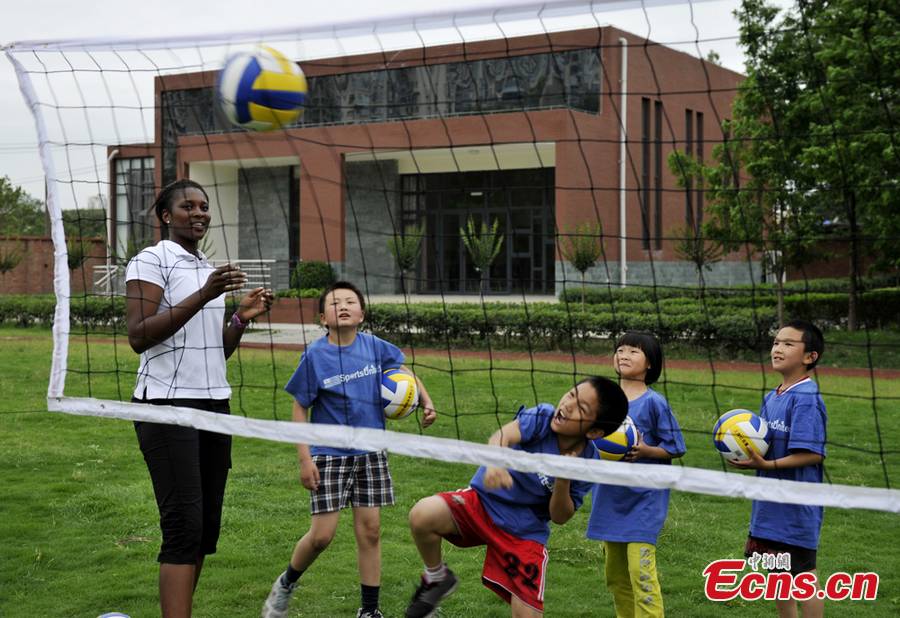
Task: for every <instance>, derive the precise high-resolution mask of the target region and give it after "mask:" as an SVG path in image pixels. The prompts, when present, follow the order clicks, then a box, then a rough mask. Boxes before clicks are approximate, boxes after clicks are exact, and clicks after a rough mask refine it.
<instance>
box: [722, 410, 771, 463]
mask: <svg viewBox="0 0 900 618" xmlns="http://www.w3.org/2000/svg"><path fill="white" fill-rule="evenodd" d="M771 439H772V434H771V430H770V429H769V424H768V423H766V421H765V420H763V419H762V418H760V417H759V416H758V415H756V414H754V413H753V412H751V411H750V410H731V411H730V412H726V413H725V414H723V415H722V416H720V417H719V420H718V421H716V425H715V427H713V445H714V446H715V447H716V450H717V451H719V454H720V455H721V456H722V457H724V458H725V459H728V460H731V461H741V460H744V459H750V453H751V452H752V451H756V452H757V453H759V454H760V456H762V457H764V456H765V454H766V452H767V451H768V450H769V443H770V442H771Z"/></svg>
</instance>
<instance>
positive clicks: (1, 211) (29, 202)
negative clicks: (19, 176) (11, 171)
mask: <svg viewBox="0 0 900 618" xmlns="http://www.w3.org/2000/svg"><path fill="white" fill-rule="evenodd" d="M45 224H46V222H45V217H44V205H43V203H42V202H41V201H40V200H38V199H37V198H34V197H32V196H31V195H29V194H28V193H27V192H26V191H25V190H24V189H22V188H21V187H17V186H15V185H13V183H12V182H11V181H10V179H9V177H7V176H3V177H2V178H0V236H40V235H43V234H44V233H45Z"/></svg>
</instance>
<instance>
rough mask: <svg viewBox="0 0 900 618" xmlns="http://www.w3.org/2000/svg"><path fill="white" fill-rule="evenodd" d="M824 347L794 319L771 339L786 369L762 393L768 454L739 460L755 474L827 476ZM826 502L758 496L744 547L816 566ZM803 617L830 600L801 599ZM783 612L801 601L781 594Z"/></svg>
mask: <svg viewBox="0 0 900 618" xmlns="http://www.w3.org/2000/svg"><path fill="white" fill-rule="evenodd" d="M824 351H825V339H824V337H823V336H822V331H821V330H819V328H818V327H817V326H815V325H814V324H811V323H810V322H806V321H804V320H794V321H792V322H789V323H788V324H787V326H785V327H784V328H782V329H781V330H779V331H778V334H777V335H775V341H774V342H773V343H772V353H771V357H772V368H773V369H774V370H775V371H777V372H778V373H780V374H781V385H780V386H779V387H778V388H776V389H775V390H773V391H771V392H770V393H768V394H766V396H765V397H764V398H763V403H762V408H761V409H760V412H759V414H760V416H761V417H762V418H763V419H765V421H766V422H767V423H768V424H769V429H770V430H771V431H772V442H771V444H770V446H769V450H768V451H767V452H766V456H765V457H761V456H760V455H759V453H757V452H755V451H754V452H753V453H752V454H751V458H750V459H746V460H743V461H738V462H734V463H733V465H735V466H737V467H739V468H753V469H756V470H757V473H756V475H757V476H762V477H767V478H776V479H785V480H790V481H804V482H807V483H821V482H822V462H823V461H824V460H825V427H826V424H827V422H828V417H827V414H826V412H825V402H824V401H822V396H821V395H820V394H819V387H818V385H817V384H816V383H815V382H813V381H812V379H811V378H810V377H809V373H810V371H812V369H813V368H814V367H815V366H816V363H818V362H819V359H820V358H821V357H822V353H823V352H824ZM823 514H824V508H823V507H821V506H807V505H801V504H781V503H777V502H766V501H762V500H754V501H753V508H752V510H751V513H750V535H749V537H748V539H747V545H746V548H745V553H746V555H747V557H751V556H753V554H758V555H763V554H771V555H775V556H777V555H778V554H788V555H789V556H790V572H791V573H793V574H794V575H796V574H798V573H804V572H811V573H815V572H816V550H817V549H818V547H819V531H820V530H821V528H822V516H823ZM800 605H801V606H802V608H803V616H804V618H809V617H810V616H821V615H822V614H823V613H824V610H825V602H824V600H822V599H818V598H816V595H813V596H812V598H811V599H809V600H808V601H802V602H801V603H800ZM775 606H776V608H777V610H778V615H779V616H796V615H797V602H796V601H794V600H793V599H778V600H776V601H775Z"/></svg>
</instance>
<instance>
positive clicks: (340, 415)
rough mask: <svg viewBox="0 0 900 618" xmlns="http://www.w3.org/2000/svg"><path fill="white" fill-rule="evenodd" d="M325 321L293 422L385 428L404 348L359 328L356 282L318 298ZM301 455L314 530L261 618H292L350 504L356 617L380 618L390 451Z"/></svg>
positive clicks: (294, 383) (304, 372)
mask: <svg viewBox="0 0 900 618" xmlns="http://www.w3.org/2000/svg"><path fill="white" fill-rule="evenodd" d="M319 318H320V320H321V321H322V324H323V325H324V326H325V327H326V328H327V329H328V336H327V337H323V338H322V339H319V340H318V341H316V342H314V343H312V344H310V345H309V346H308V347H307V349H306V351H305V352H304V353H303V356H302V357H301V359H300V365H299V366H298V367H297V370H296V371H295V372H294V375H293V376H292V377H291V379H290V381H289V382H288V383H287V386H285V390H286V391H287V392H289V393H290V394H291V395H293V397H294V410H293V418H294V421H296V422H301V423H302V422H307V421H309V422H313V423H326V424H331V425H351V426H354V427H372V428H377V429H384V410H383V409H382V406H381V375H382V371H384V370H386V369H391V368H395V367H402V366H403V361H404V358H403V353H402V352H401V351H400V349H399V348H397V347H396V346H395V345H393V344H390V343H388V342H387V341H383V340H381V339H379V338H378V337H375V336H373V335H369V334H366V333H360V332H359V331H358V329H359V326H360V324H361V323H362V321H363V319H364V318H365V300H364V299H363V295H362V293H361V292H360V291H359V290H358V289H357V288H356V287H355V286H354V285H353V284H351V283H348V282H346V281H339V282H337V283H334V284H332V285H331V286H330V287H329V288H328V289H326V290H325V292H324V293H323V294H322V296H321V297H320V298H319ZM404 369H405V368H404ZM416 382H417V383H418V387H419V404H420V405H421V406H422V408H423V409H424V414H423V417H422V426H423V427H427V426H429V425H431V424H432V423H433V422H434V419H435V416H436V414H435V411H434V406H433V404H432V402H431V398H430V397H429V396H428V391H426V390H425V385H424V384H422V382H421V381H420V380H419V379H418V378H416ZM297 454H298V456H299V459H300V482H301V483H302V484H303V486H304V487H305V488H307V489H309V490H310V513H311V518H310V519H311V523H310V528H309V531H308V532H307V533H306V534H305V535H303V537H302V538H301V539H300V540H299V541H298V542H297V545H296V547H295V548H294V552H293V554H292V556H291V560H290V562H289V563H288V567H287V570H285V572H284V573H282V574H281V575H279V576H278V578H277V579H276V580H275V583H274V584H272V590H271V592H270V593H269V596H268V598H267V599H266V603H265V605H264V606H263V611H262V616H263V618H280V617H282V616H285V615H287V609H288V604H289V602H290V599H291V595H292V594H293V592H294V589H295V588H296V587H297V582H298V579H299V578H300V575H301V574H302V573H303V572H304V571H305V570H306V569H308V568H309V567H310V565H312V563H313V562H314V561H315V560H316V558H318V556H319V554H321V553H322V552H323V551H324V550H325V548H327V547H328V545H329V543H331V540H332V539H333V538H334V533H335V530H336V529H337V525H338V518H339V516H340V511H341V509H343V508H345V507H347V506H351V507H352V508H353V527H354V532H355V533H356V545H357V559H358V563H359V575H360V582H361V597H362V607H361V608H360V609H359V611H358V612H357V617H358V618H360V617H361V618H377V617H381V616H382V614H381V612H380V611H379V609H378V597H379V590H380V585H381V507H382V506H387V505H391V504H393V503H394V490H393V484H392V482H391V476H390V472H389V470H388V466H387V455H386V453H385V452H384V451H379V452H366V451H363V450H355V449H339V448H331V447H323V446H312V447H310V446H308V445H306V444H298V445H297Z"/></svg>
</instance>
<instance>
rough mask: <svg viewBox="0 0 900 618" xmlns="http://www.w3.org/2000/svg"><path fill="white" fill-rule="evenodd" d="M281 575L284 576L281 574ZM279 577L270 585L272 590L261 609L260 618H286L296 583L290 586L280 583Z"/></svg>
mask: <svg viewBox="0 0 900 618" xmlns="http://www.w3.org/2000/svg"><path fill="white" fill-rule="evenodd" d="M281 575H284V573H282V574H281ZM281 575H279V576H278V577H276V578H275V583H274V584H272V590H271V591H270V592H269V596H268V597H267V598H266V604H265V605H263V608H262V614H261V616H262V618H284V617H285V616H287V610H288V604H289V603H290V602H291V595H292V594H294V590H296V589H297V582H294V583H293V584H291V585H290V586H285V585H284V584H282V583H281Z"/></svg>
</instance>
